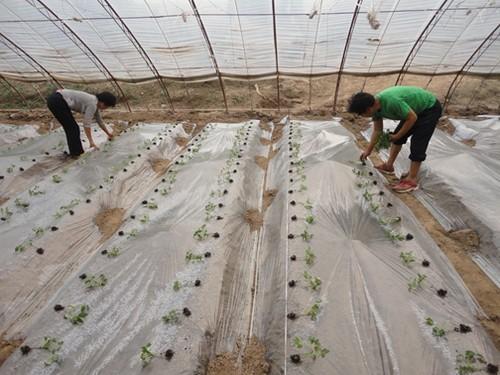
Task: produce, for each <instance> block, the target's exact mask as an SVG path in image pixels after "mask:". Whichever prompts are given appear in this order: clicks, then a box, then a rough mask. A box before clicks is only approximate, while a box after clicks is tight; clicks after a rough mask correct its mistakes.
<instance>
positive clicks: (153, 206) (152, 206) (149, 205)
mask: <svg viewBox="0 0 500 375" xmlns="http://www.w3.org/2000/svg"><path fill="white" fill-rule="evenodd" d="M146 207H147V208H149V209H151V210H156V209H157V208H158V204H157V203H156V202H155V200H154V199H152V198H151V199H150V200H148V203H146Z"/></svg>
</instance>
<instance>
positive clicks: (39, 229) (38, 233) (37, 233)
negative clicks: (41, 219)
mask: <svg viewBox="0 0 500 375" xmlns="http://www.w3.org/2000/svg"><path fill="white" fill-rule="evenodd" d="M32 231H33V232H34V233H35V237H42V236H43V234H44V233H45V229H43V228H42V227H36V228H33V229H32Z"/></svg>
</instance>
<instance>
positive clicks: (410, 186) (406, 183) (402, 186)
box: [391, 180, 418, 193]
mask: <svg viewBox="0 0 500 375" xmlns="http://www.w3.org/2000/svg"><path fill="white" fill-rule="evenodd" d="M391 188H392V190H394V191H395V192H396V193H410V192H412V191H415V190H417V189H418V184H417V183H416V182H413V181H410V180H401V181H399V182H398V183H397V184H395V185H392V186H391Z"/></svg>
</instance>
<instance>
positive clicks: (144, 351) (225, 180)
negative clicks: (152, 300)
mask: <svg viewBox="0 0 500 375" xmlns="http://www.w3.org/2000/svg"><path fill="white" fill-rule="evenodd" d="M251 129H252V125H251V124H250V123H245V124H243V125H242V126H239V127H238V130H237V131H236V134H235V135H234V141H233V144H232V146H231V147H230V148H229V150H228V151H226V152H225V154H227V156H226V157H227V159H226V160H225V162H224V167H223V168H222V169H220V170H219V173H218V174H217V177H216V186H215V188H213V189H212V190H211V191H210V192H209V193H208V194H207V196H206V197H205V198H204V199H201V201H200V203H202V204H203V205H204V206H202V207H203V208H202V210H200V211H198V212H197V213H196V214H194V216H193V217H192V219H194V222H196V221H198V222H199V219H201V223H199V224H198V225H197V226H195V227H194V228H193V229H192V238H193V239H194V240H195V243H194V245H193V246H191V247H190V248H189V249H188V250H186V251H185V254H184V261H185V269H183V270H182V271H181V272H177V273H176V276H175V279H174V280H173V281H172V282H171V283H170V284H171V288H172V290H173V291H174V293H180V292H182V291H185V294H184V298H183V300H187V299H188V296H189V297H190V299H191V300H192V299H196V298H197V296H199V295H200V293H203V291H198V293H196V292H193V293H190V292H189V291H186V289H188V288H191V287H196V288H198V287H202V285H203V275H204V274H207V272H208V271H209V269H210V268H209V266H210V264H209V263H208V262H207V261H208V260H209V259H211V258H212V256H214V255H216V254H217V250H218V248H219V247H220V242H219V239H221V238H222V237H223V235H224V234H223V233H222V232H219V231H217V229H215V228H213V227H217V226H220V224H219V223H222V222H223V220H224V219H225V211H226V209H227V204H228V198H229V196H230V193H231V188H232V187H234V186H235V183H236V179H238V177H239V174H238V170H239V169H240V166H241V159H242V157H243V156H244V153H245V149H246V148H247V146H248V137H249V136H250V133H249V132H250V131H251ZM175 297H176V296H175V295H172V296H171V297H170V298H169V300H170V301H171V304H172V305H176V304H179V301H175V299H176V298H175ZM192 313H193V314H195V315H196V316H199V317H201V316H202V315H203V313H204V311H198V310H196V309H193V308H192V307H189V306H185V307H182V308H181V307H176V308H173V309H170V310H168V311H166V312H165V314H164V315H163V316H162V317H161V320H162V321H163V323H164V324H165V325H167V326H175V327H176V328H177V329H178V328H180V327H179V326H181V325H182V324H183V323H185V322H184V320H185V318H186V317H189V316H191V314H192ZM182 315H184V318H182ZM186 324H188V325H190V324H193V322H189V323H186ZM149 339H150V340H151V337H150V336H149ZM170 341H171V342H170V344H169V345H170V346H169V347H168V348H167V349H162V348H161V347H158V343H157V342H158V340H157V338H155V337H153V343H152V342H148V343H147V344H145V345H143V346H141V350H140V353H139V359H140V360H141V362H142V366H143V367H146V366H148V365H149V364H150V362H151V361H152V360H153V359H154V358H161V357H163V358H165V359H167V360H168V361H170V360H171V359H172V358H173V356H174V354H175V353H176V351H177V350H180V349H181V346H182V345H183V344H182V342H180V337H179V338H177V337H176V338H174V339H173V340H170ZM164 345H165V344H163V345H162V346H163V348H165V346H164ZM176 366H181V367H182V366H183V365H182V364H180V365H177V364H175V365H173V367H171V368H177V367H176ZM171 371H174V370H173V369H172V370H171ZM179 371H180V367H179Z"/></svg>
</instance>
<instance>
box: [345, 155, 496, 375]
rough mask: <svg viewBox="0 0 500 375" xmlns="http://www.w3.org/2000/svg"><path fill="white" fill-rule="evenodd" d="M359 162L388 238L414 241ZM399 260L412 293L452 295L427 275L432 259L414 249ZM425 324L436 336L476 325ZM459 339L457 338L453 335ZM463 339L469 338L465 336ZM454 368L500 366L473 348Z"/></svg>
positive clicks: (361, 181)
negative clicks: (409, 273) (423, 291)
mask: <svg viewBox="0 0 500 375" xmlns="http://www.w3.org/2000/svg"><path fill="white" fill-rule="evenodd" d="M354 164H356V166H355V167H354V168H353V170H352V171H353V173H354V174H355V176H356V187H357V188H358V189H359V192H360V199H361V200H362V202H363V204H364V205H365V206H366V207H367V209H368V210H369V211H370V214H371V216H372V217H373V218H374V219H375V220H376V221H377V223H378V224H379V225H380V227H381V229H382V230H383V231H384V233H385V234H386V236H387V238H388V239H389V240H391V241H392V242H393V243H395V244H397V243H398V242H406V241H412V240H413V239H414V235H413V234H412V233H405V232H404V231H402V228H403V226H404V223H403V222H402V218H401V216H399V215H397V212H396V213H395V212H394V211H395V208H394V205H393V204H392V203H391V198H393V197H391V195H390V196H388V194H386V191H384V189H381V188H380V187H379V182H378V181H377V179H375V177H374V171H373V169H371V168H370V167H368V166H367V165H366V163H365V162H354ZM399 260H400V262H401V264H402V265H403V266H404V267H406V268H407V269H409V270H410V271H411V273H412V274H411V276H409V277H408V279H407V283H406V286H407V288H408V292H409V293H418V292H419V291H421V290H424V289H427V288H428V289H430V290H432V291H433V292H434V293H435V294H436V295H437V296H438V297H439V298H441V299H445V298H447V297H448V296H449V294H448V290H447V289H446V288H445V287H441V286H439V285H438V286H436V285H435V284H432V281H431V280H429V279H428V275H427V273H426V270H427V269H429V268H431V267H432V264H431V262H430V261H429V260H428V259H426V258H425V257H422V255H421V254H419V253H416V252H414V251H411V250H410V251H400V252H399ZM422 320H423V321H422V325H423V326H424V327H426V328H424V329H426V330H428V333H429V334H431V335H432V336H433V337H434V338H435V339H436V340H438V341H439V340H445V341H446V340H448V336H450V335H456V334H457V333H458V334H468V333H471V332H472V331H473V327H471V326H470V325H467V324H465V323H463V322H456V323H455V322H454V323H452V322H449V321H440V322H438V321H436V319H435V318H433V317H431V316H425V317H422ZM454 339H458V338H454ZM464 340H467V338H465V339H464ZM455 365H456V367H455V369H456V371H457V373H458V374H459V375H464V374H472V373H479V372H485V373H488V374H497V373H498V366H497V365H495V364H493V363H488V362H487V361H486V360H485V359H484V356H483V354H480V353H476V352H474V351H472V350H465V351H463V352H458V351H457V352H456V354H455Z"/></svg>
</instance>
